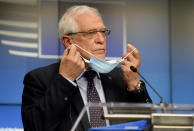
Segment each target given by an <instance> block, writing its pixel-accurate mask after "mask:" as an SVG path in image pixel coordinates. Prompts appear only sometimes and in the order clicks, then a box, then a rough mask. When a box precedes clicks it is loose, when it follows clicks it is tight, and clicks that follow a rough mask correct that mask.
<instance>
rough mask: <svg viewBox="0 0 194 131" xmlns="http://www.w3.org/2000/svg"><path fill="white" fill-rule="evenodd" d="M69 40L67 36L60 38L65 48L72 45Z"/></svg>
mask: <svg viewBox="0 0 194 131" xmlns="http://www.w3.org/2000/svg"><path fill="white" fill-rule="evenodd" d="M71 39H72V38H71V37H70V36H67V35H64V36H63V37H62V38H61V41H62V43H63V45H64V46H65V48H67V47H69V46H70V45H71V44H72V43H71Z"/></svg>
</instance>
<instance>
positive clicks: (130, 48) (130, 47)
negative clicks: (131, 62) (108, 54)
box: [127, 44, 140, 59]
mask: <svg viewBox="0 0 194 131" xmlns="http://www.w3.org/2000/svg"><path fill="white" fill-rule="evenodd" d="M133 49H135V47H134V46H133V45H131V44H128V45H127V52H128V53H129V52H131V51H132V50H133ZM132 55H133V56H134V57H135V58H137V59H139V58H140V54H139V51H138V50H137V49H136V50H135V51H134V52H133V53H132ZM129 56H130V55H129Z"/></svg>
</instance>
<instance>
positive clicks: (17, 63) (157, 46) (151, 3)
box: [0, 0, 194, 131]
mask: <svg viewBox="0 0 194 131" xmlns="http://www.w3.org/2000/svg"><path fill="white" fill-rule="evenodd" d="M72 5H89V6H92V7H96V8H98V9H99V11H100V12H101V14H102V17H103V20H104V23H105V25H106V27H107V28H108V29H111V31H112V32H111V35H110V36H109V37H108V38H107V48H108V49H107V50H108V52H107V58H120V57H121V56H122V53H123V52H125V51H126V46H127V43H131V44H133V45H134V46H135V47H137V49H138V50H139V52H140V54H141V69H140V72H141V73H142V74H143V75H144V76H145V77H146V78H147V79H148V81H149V82H150V83H151V84H152V86H153V87H154V88H155V89H156V90H157V91H158V92H159V93H160V95H161V96H163V98H164V100H165V101H166V103H175V104H194V97H193V95H194V77H193V74H194V68H193V67H194V51H193V50H194V1H193V0H185V1H183V0H119V1H118V0H92V1H90V0H76V1H72V0H71V1H70V0H0V60H1V62H0V129H1V130H3V129H4V130H6V129H9V130H10V131H11V130H14V131H16V130H18V131H19V130H21V131H22V130H23V129H22V128H23V126H22V122H21V111H20V108H21V101H22V99H21V98H22V91H23V78H24V76H25V74H26V73H27V72H29V71H31V70H33V69H35V68H38V67H41V66H45V65H48V64H51V63H55V62H58V61H59V59H60V56H61V54H62V52H63V50H64V48H63V46H62V44H61V42H60V40H59V38H58V33H57V24H58V20H59V19H60V17H61V16H62V14H63V13H64V12H65V10H66V9H67V8H68V7H70V6H72ZM147 89H148V91H149V94H150V96H151V98H152V100H153V102H154V103H159V102H160V99H159V98H158V96H157V95H156V94H155V93H154V92H153V91H152V90H151V89H150V88H149V87H147Z"/></svg>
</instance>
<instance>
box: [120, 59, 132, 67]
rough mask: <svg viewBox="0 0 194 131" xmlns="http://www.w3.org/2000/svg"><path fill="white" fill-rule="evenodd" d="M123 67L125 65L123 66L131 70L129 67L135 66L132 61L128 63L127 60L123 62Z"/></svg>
mask: <svg viewBox="0 0 194 131" xmlns="http://www.w3.org/2000/svg"><path fill="white" fill-rule="evenodd" d="M121 65H123V66H125V67H127V68H129V67H130V66H132V65H133V66H134V63H132V62H130V61H127V60H124V61H122V62H121Z"/></svg>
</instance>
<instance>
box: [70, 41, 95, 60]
mask: <svg viewBox="0 0 194 131" xmlns="http://www.w3.org/2000/svg"><path fill="white" fill-rule="evenodd" d="M72 44H73V45H75V46H76V47H78V48H80V49H81V50H83V51H85V52H86V53H88V54H90V55H91V56H94V55H93V54H92V53H90V52H88V51H87V50H85V49H84V48H82V47H80V46H78V45H77V44H75V43H72ZM82 57H83V56H82Z"/></svg>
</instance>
